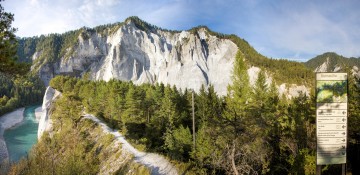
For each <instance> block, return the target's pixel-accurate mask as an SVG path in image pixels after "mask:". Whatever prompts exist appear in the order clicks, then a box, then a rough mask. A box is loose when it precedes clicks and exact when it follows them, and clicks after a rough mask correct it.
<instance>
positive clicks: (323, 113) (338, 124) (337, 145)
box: [316, 73, 348, 165]
mask: <svg viewBox="0 0 360 175" xmlns="http://www.w3.org/2000/svg"><path fill="white" fill-rule="evenodd" d="M347 88H348V85H347V73H317V74H316V135H317V154H316V164H317V165H326V164H344V163H346V145H347V144H346V143H347V116H348V114H347V113H348V112H347V111H348V106H347V99H348V96H347V95H348V94H347Z"/></svg>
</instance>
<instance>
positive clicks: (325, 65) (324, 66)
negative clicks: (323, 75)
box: [314, 58, 329, 72]
mask: <svg viewBox="0 0 360 175" xmlns="http://www.w3.org/2000/svg"><path fill="white" fill-rule="evenodd" d="M328 65H329V58H326V62H324V63H323V64H322V65H320V66H319V67H317V68H316V69H315V70H314V72H327V70H328Z"/></svg>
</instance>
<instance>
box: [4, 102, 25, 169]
mask: <svg viewBox="0 0 360 175" xmlns="http://www.w3.org/2000/svg"><path fill="white" fill-rule="evenodd" d="M24 110H25V108H19V109H17V110H15V111H13V112H10V113H7V114H4V115H3V116H1V117H0V165H1V167H2V168H1V169H2V170H5V169H7V168H4V167H3V166H4V165H5V167H7V165H8V164H9V153H8V150H7V147H6V143H5V140H4V137H3V134H4V131H5V130H7V129H9V128H12V127H14V126H16V125H18V124H19V123H21V122H22V121H23V119H24V115H23V114H24ZM0 172H1V171H0Z"/></svg>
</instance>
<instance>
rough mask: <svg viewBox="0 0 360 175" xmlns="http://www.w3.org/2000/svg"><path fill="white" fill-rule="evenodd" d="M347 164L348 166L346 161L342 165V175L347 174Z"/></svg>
mask: <svg viewBox="0 0 360 175" xmlns="http://www.w3.org/2000/svg"><path fill="white" fill-rule="evenodd" d="M345 166H346V164H345V163H344V164H342V165H341V175H345V174H346V172H345V170H346V167H345Z"/></svg>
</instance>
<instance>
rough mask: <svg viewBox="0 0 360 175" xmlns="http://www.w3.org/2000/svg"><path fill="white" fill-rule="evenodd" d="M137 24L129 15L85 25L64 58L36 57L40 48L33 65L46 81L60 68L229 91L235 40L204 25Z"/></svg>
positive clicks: (61, 70)
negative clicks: (107, 24)
mask: <svg viewBox="0 0 360 175" xmlns="http://www.w3.org/2000/svg"><path fill="white" fill-rule="evenodd" d="M139 28H141V27H140V26H139V25H138V24H137V23H136V22H135V21H134V20H133V19H132V18H130V19H128V20H126V22H125V23H124V24H118V25H117V26H115V27H113V28H112V29H111V31H108V32H100V31H96V30H90V29H86V30H82V32H81V33H80V34H79V35H78V37H77V41H76V44H74V45H70V46H69V47H68V48H66V49H63V50H65V51H64V52H65V53H63V56H62V57H61V58H60V59H54V60H52V61H48V60H46V59H45V60H41V61H36V60H37V59H38V58H40V57H42V54H44V53H45V52H43V51H42V50H41V49H38V51H37V52H36V53H34V54H33V56H32V59H33V60H34V64H33V67H32V69H33V71H37V73H38V74H39V75H40V77H41V79H42V80H43V81H44V82H45V84H46V85H48V83H49V81H50V79H51V78H52V77H54V76H55V75H58V74H70V75H75V76H80V75H84V74H86V75H87V76H88V77H89V78H91V79H93V80H105V81H108V80H110V79H119V80H124V81H133V82H134V83H135V84H141V83H160V82H162V83H164V84H170V85H175V86H177V87H178V88H181V89H185V88H190V89H195V90H198V89H199V88H200V87H201V85H205V86H207V85H209V84H210V83H211V84H213V85H214V87H215V90H216V91H217V92H218V93H219V94H222V95H224V94H226V88H227V84H228V83H229V82H230V79H231V78H230V77H231V70H232V67H233V61H234V58H235V55H236V53H237V50H238V48H237V46H236V45H235V44H234V43H233V42H232V41H230V40H227V39H220V38H218V37H216V36H213V35H211V34H210V32H209V31H208V30H207V29H206V28H199V29H198V30H196V31H182V32H180V31H179V32H178V31H165V30H161V29H158V28H149V29H146V30H145V29H139ZM109 30H110V29H109Z"/></svg>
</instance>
